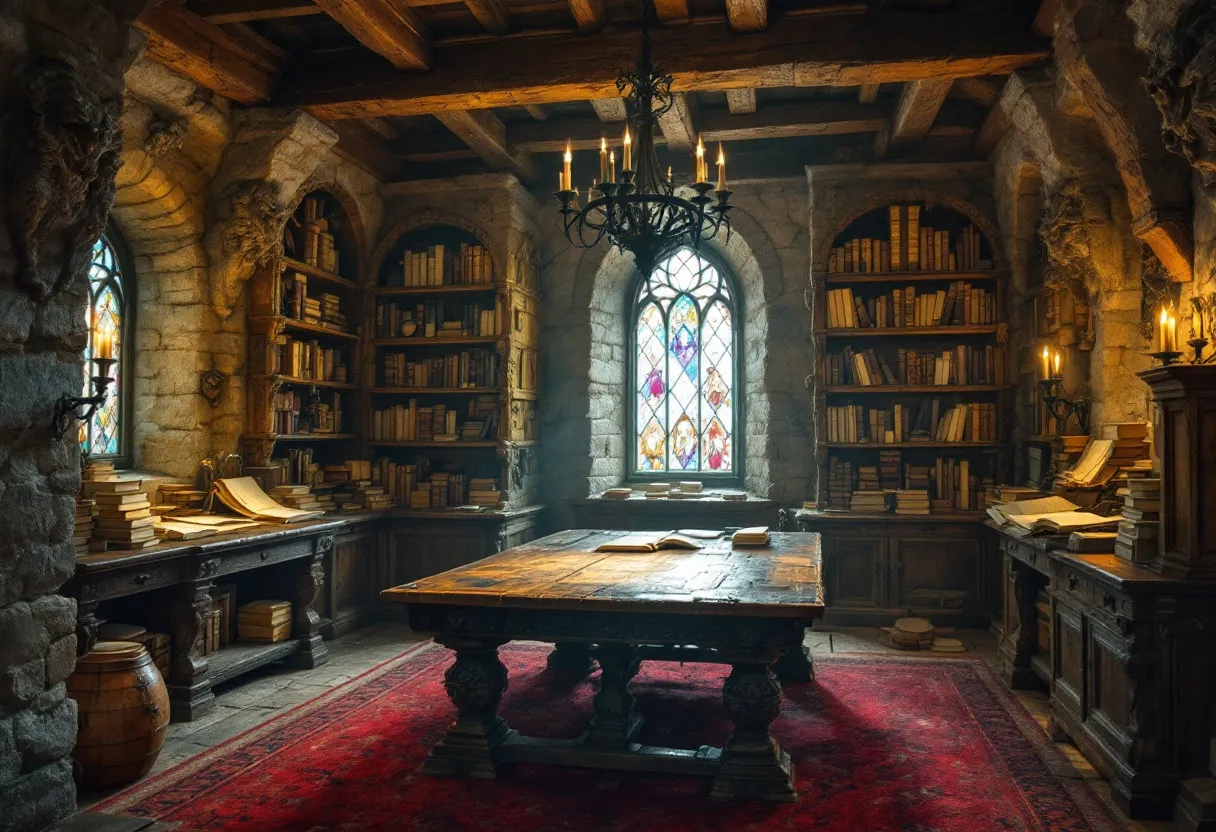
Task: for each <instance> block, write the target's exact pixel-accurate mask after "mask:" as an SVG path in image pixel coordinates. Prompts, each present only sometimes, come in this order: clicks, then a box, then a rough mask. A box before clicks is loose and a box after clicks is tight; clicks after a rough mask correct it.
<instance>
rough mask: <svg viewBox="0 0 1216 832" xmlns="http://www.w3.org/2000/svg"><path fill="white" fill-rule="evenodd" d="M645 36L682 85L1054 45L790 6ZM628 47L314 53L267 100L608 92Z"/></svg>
mask: <svg viewBox="0 0 1216 832" xmlns="http://www.w3.org/2000/svg"><path fill="white" fill-rule="evenodd" d="M380 1H381V2H384V0H380ZM325 2H337V0H325ZM365 2H372V0H365ZM652 37H653V42H654V51H655V54H656V55H657V56H659V59H660V61H661V62H662V64H663V67H664V69H665V71H666V72H668V73H669V74H671V75H672V76H673V79H674V83H673V89H675V90H676V91H685V92H686V91H690V90H729V89H738V88H744V87H747V88H755V87H810V86H831V85H840V86H853V85H859V84H875V83H881V82H884V81H891V82H894V81H916V80H920V79H929V78H943V79H954V78H965V77H973V76H977V75H992V74H1006V73H1008V72H1011V71H1013V70H1015V69H1017V68H1019V67H1023V66H1027V65H1030V64H1034V63H1037V62H1039V61H1042V60H1044V59H1045V58H1047V57H1048V56H1049V54H1050V52H1049V44H1048V42H1047V41H1046V40H1045V39H1043V38H1042V37H1040V36H1038V35H1035V34H1034V33H1033V32H1031V31H1030V30H1029V29H1028V28H1027V27H1026V25H1025V23H1024V21H1023V20H1022V19H1021V18H1020V17H1019V16H1018V15H1017V14H1016V13H1015V11H1014V10H1009V11H1008V12H1007V13H1004V14H1002V13H1001V12H1000V11H994V10H988V11H985V12H984V13H983V14H978V13H967V12H962V11H959V12H949V13H942V14H934V15H925V14H915V13H906V12H894V11H881V12H875V13H872V14H869V15H813V16H805V17H800V16H790V17H788V18H783V19H782V20H781V21H780V23H779V25H772V26H770V27H769V28H768V29H767V30H766V31H764V32H759V33H756V34H751V35H739V34H737V33H735V32H734V31H732V30H731V28H730V27H729V25H727V24H726V23H725V22H714V23H705V24H697V25H690V26H671V27H661V28H659V29H657V30H655V31H654V32H653V34H652ZM636 52H637V33H636V32H634V31H629V30H624V31H619V30H618V31H608V32H604V33H602V34H599V35H594V36H588V35H582V34H557V35H546V36H538V37H534V38H504V39H501V40H497V41H486V42H479V43H460V44H456V43H454V44H451V45H445V46H440V47H437V48H436V50H435V60H434V66H433V68H432V69H431V70H430V71H429V72H425V73H417V72H395V71H392V70H391V69H388V68H386V67H384V66H383V65H382V64H379V63H378V62H374V61H372V60H357V59H352V60H349V61H343V62H340V63H337V64H335V63H329V62H314V63H312V64H311V65H304V66H302V67H301V68H300V69H299V71H298V72H297V73H296V74H295V75H293V76H291V77H289V78H288V79H286V80H285V82H284V85H283V90H282V93H281V94H280V95H279V97H278V99H277V100H276V102H275V103H276V104H280V105H285V106H304V107H307V108H308V109H309V110H310V111H311V112H312V113H313V114H314V115H316V116H317V117H318V118H322V119H326V120H328V119H343V118H366V117H374V116H394V115H399V116H405V115H417V114H422V113H436V112H440V111H444V110H464V109H484V108H489V107H500V106H511V105H520V104H546V103H555V102H561V101H578V100H586V99H596V98H612V97H617V96H619V93H618V92H617V90H616V76H617V72H618V69H619V67H622V66H629V65H630V64H632V62H633V61H634V60H635V58H636ZM505 67H510V71H509V72H508V71H504V68H505Z"/></svg>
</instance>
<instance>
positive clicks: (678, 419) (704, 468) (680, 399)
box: [633, 249, 737, 474]
mask: <svg viewBox="0 0 1216 832" xmlns="http://www.w3.org/2000/svg"><path fill="white" fill-rule="evenodd" d="M634 310H635V313H634V315H635V317H634V321H635V327H634V331H633V335H634V349H633V360H634V379H635V383H636V389H635V390H634V397H635V398H634V404H635V416H636V418H635V421H634V430H635V431H636V433H635V434H634V436H635V444H634V449H635V455H636V464H635V469H634V470H635V471H637V472H639V473H656V472H658V473H664V472H671V473H685V472H687V473H699V472H710V473H721V474H730V473H734V472H735V469H734V463H733V458H734V454H733V450H734V448H733V445H734V428H735V408H736V406H737V402H736V396H735V385H736V378H735V360H736V358H737V356H736V348H735V341H736V338H737V333H736V331H735V329H734V324H735V319H736V315H735V310H734V306H733V303H732V300H731V293H730V291H729V287H728V285H727V283H726V281H724V280H723V279H722V276H721V274H719V272H718V270H717V269H716V268H714V266H712V265H711V264H710V263H708V262H707V261H705V260H703V259H702V258H701V257H699V256H698V255H697V254H696V253H695V252H693V251H691V250H687V249H686V250H682V251H679V252H677V253H676V254H674V255H672V256H671V257H670V258H668V259H667V260H666V261H665V262H664V263H662V264H660V265H659V267H658V268H657V269H655V271H654V273H653V274H652V275H650V277H649V278H648V279H647V280H646V281H643V282H642V284H641V286H640V288H639V292H638V296H637V298H636V299H635V304H634Z"/></svg>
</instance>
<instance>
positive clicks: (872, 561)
mask: <svg viewBox="0 0 1216 832" xmlns="http://www.w3.org/2000/svg"><path fill="white" fill-rule="evenodd" d="M821 540H822V545H823V579H824V583H825V587H824V588H825V590H826V593H825V594H826V595H827V598H826V599H825V600H826V601H827V604H828V606H829V607H851V608H853V609H880V608H882V607H885V606H886V587H885V586H884V584H885V581H886V573H887V539H886V538H885V537H852V536H849V535H842V534H838V533H836V532H834V531H825V532H824V534H823V536H822V538H821Z"/></svg>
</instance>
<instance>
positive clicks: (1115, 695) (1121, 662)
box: [1086, 620, 1136, 748]
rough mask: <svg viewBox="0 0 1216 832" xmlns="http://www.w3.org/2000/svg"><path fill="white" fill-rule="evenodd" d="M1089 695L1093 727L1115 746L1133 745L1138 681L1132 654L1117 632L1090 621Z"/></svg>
mask: <svg viewBox="0 0 1216 832" xmlns="http://www.w3.org/2000/svg"><path fill="white" fill-rule="evenodd" d="M1089 636H1090V637H1089V644H1088V649H1089V657H1090V667H1089V668H1088V674H1087V676H1088V678H1087V682H1088V690H1087V691H1086V693H1087V695H1088V702H1089V709H1088V710H1089V718H1090V720H1091V722H1096V724H1094V725H1091V729H1092V730H1095V731H1097V732H1098V733H1099V734H1101V735H1103V739H1104V740H1105V741H1106V743H1107V744H1108V745H1110V746H1112V747H1114V748H1127V747H1129V746H1130V745H1131V736H1130V735H1129V733H1128V728H1129V723H1130V721H1131V710H1132V691H1133V690H1135V688H1136V683H1135V681H1134V680H1133V679H1132V678H1131V675H1130V674H1129V673H1128V666H1127V664H1128V654H1127V651H1126V650H1125V649H1124V647H1123V644H1122V641H1123V640H1122V638H1120V636H1119V635H1118V634H1117V633H1113V632H1107V631H1106V630H1105V628H1102V627H1100V626H1097V625H1095V624H1094V622H1093V621H1092V620H1090V621H1089Z"/></svg>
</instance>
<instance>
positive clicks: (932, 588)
mask: <svg viewBox="0 0 1216 832" xmlns="http://www.w3.org/2000/svg"><path fill="white" fill-rule="evenodd" d="M980 546H981V544H980V541H979V540H977V539H975V538H966V537H957V538H951V537H940V536H933V537H912V536H908V537H895V538H892V540H891V574H892V579H891V589H892V601H893V602H894V606H897V607H903V608H908V609H915V610H935V609H936V610H971V609H976V608H978V606H979V583H980V579H979V558H980Z"/></svg>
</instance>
